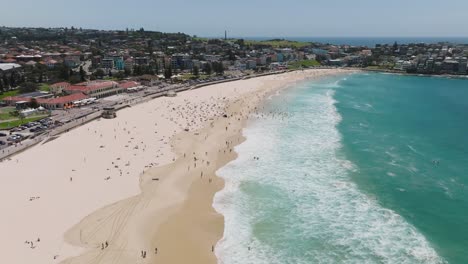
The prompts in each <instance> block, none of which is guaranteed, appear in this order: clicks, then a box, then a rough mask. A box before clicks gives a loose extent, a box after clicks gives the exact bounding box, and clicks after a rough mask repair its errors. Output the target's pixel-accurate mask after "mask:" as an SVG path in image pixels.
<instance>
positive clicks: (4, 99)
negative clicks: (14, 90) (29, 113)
mask: <svg viewBox="0 0 468 264" xmlns="http://www.w3.org/2000/svg"><path fill="white" fill-rule="evenodd" d="M30 100H31V98H26V97H21V96H8V97H5V98H3V101H5V102H10V101H11V102H19V101H30Z"/></svg>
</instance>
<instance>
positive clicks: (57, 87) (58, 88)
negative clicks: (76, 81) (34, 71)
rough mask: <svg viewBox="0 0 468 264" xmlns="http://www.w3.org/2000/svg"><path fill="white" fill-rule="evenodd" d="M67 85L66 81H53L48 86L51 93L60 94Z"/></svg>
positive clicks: (68, 84)
mask: <svg viewBox="0 0 468 264" xmlns="http://www.w3.org/2000/svg"><path fill="white" fill-rule="evenodd" d="M69 86H70V83H67V82H59V83H54V84H52V85H51V86H50V91H51V92H52V93H53V94H61V93H63V91H64V90H65V89H66V88H68V87H69Z"/></svg>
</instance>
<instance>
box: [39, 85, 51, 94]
mask: <svg viewBox="0 0 468 264" xmlns="http://www.w3.org/2000/svg"><path fill="white" fill-rule="evenodd" d="M39 91H43V92H50V86H49V85H48V84H46V83H43V84H41V85H40V86H39Z"/></svg>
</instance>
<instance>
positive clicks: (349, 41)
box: [237, 37, 468, 48]
mask: <svg viewBox="0 0 468 264" xmlns="http://www.w3.org/2000/svg"><path fill="white" fill-rule="evenodd" d="M237 38H244V39H248V40H259V41H262V40H270V39H275V38H280V39H282V38H283V37H237ZM284 39H288V40H292V41H299V42H317V43H323V44H327V43H329V44H334V45H352V46H367V47H369V48H374V47H375V45H376V44H389V45H392V44H393V43H395V42H397V43H398V44H410V43H426V44H434V43H439V42H450V43H455V44H468V37H284Z"/></svg>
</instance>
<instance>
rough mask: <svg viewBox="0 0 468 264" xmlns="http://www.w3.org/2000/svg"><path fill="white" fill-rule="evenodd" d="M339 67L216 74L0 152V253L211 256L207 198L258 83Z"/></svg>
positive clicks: (261, 94) (97, 258)
mask: <svg viewBox="0 0 468 264" xmlns="http://www.w3.org/2000/svg"><path fill="white" fill-rule="evenodd" d="M346 72H350V71H349V70H340V69H328V70H325V69H323V70H306V71H295V72H289V73H283V74H279V75H270V76H264V77H258V78H251V79H247V80H240V81H235V82H228V83H221V84H216V85H212V86H207V87H203V88H200V89H197V90H189V91H186V92H182V93H180V94H178V95H177V97H173V98H169V97H164V98H157V99H154V100H152V101H150V102H147V103H143V104H140V105H137V106H134V107H131V108H127V109H124V110H121V111H119V112H118V113H117V116H118V117H117V118H116V119H111V120H107V119H99V120H96V121H93V122H90V123H88V124H85V125H83V126H81V127H78V128H76V129H73V130H71V131H70V132H68V133H65V134H63V135H61V136H60V137H58V138H56V139H53V140H50V141H46V142H44V143H42V144H39V145H36V146H34V147H32V148H31V149H28V150H27V151H24V152H22V153H19V154H18V155H15V156H13V157H11V158H10V159H8V160H6V161H3V162H1V163H0V171H1V179H0V180H1V181H2V184H1V185H0V198H1V199H0V204H1V205H0V210H2V215H4V217H2V218H1V219H0V233H1V234H3V236H2V237H0V247H1V248H2V252H3V254H2V257H1V258H2V262H4V263H39V264H40V263H216V255H215V247H216V244H217V242H218V241H219V240H220V239H221V238H222V236H223V230H224V222H223V216H222V215H220V214H218V213H217V212H216V211H215V210H214V209H213V207H212V203H213V197H214V195H215V193H216V192H218V191H220V190H221V189H223V186H224V182H223V180H222V179H221V178H218V177H217V176H216V171H217V170H218V169H219V168H221V167H223V166H224V165H225V164H226V163H228V162H229V161H231V160H233V159H235V157H236V153H235V151H234V147H235V146H236V145H237V144H239V143H241V142H242V141H243V140H244V138H243V137H242V133H241V132H242V128H243V127H244V125H245V124H246V122H247V121H248V116H249V114H251V113H253V112H255V111H256V107H259V105H260V103H261V102H262V100H263V99H264V98H265V96H266V95H268V94H271V93H273V92H275V91H277V90H278V89H281V88H285V87H287V86H290V85H294V84H295V83H297V82H300V81H304V80H306V79H313V78H320V77H324V76H330V75H335V74H340V73H346Z"/></svg>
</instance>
